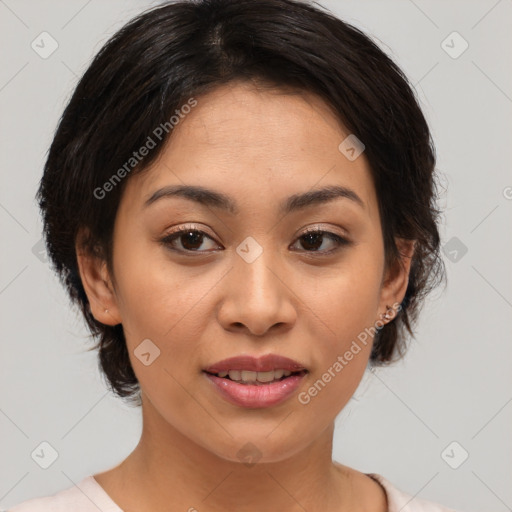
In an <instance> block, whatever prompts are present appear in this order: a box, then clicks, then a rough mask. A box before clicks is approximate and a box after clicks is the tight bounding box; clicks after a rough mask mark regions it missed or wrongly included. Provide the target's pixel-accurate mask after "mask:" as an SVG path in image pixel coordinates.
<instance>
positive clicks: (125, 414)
mask: <svg viewBox="0 0 512 512" xmlns="http://www.w3.org/2000/svg"><path fill="white" fill-rule="evenodd" d="M153 4H154V2H153V3H150V2H145V1H134V0H130V1H126V0H122V1H121V0H116V1H113V0H109V1H99V0H89V1H88V2H87V1H86V0H84V1H70V0H66V1H64V0H61V1H57V0H51V1H45V2H33V1H27V0H25V1H24V0H5V1H4V0H0V20H1V30H0V44H1V47H2V49H3V51H2V67H1V69H0V108H1V112H2V116H1V118H0V127H1V138H0V140H1V145H2V148H1V149H2V151H1V153H0V155H1V160H2V165H1V170H0V172H1V173H2V187H1V188H0V226H1V233H2V243H1V258H2V260H1V261H2V264H1V266H0V318H1V332H2V342H1V345H0V347H1V354H0V361H1V371H0V390H1V402H0V429H1V434H2V435H1V445H0V449H1V453H0V460H1V461H2V463H1V464H0V508H8V507H9V506H12V505H14V504H16V503H19V502H21V501H23V500H25V499H28V498H32V497H35V496H43V495H49V494H53V493H54V492H57V491H58V490H60V489H64V488H67V487H70V486H71V485H73V483H76V482H78V481H79V480H81V479H82V478H83V477H84V476H87V475H89V474H92V473H96V472H100V471H103V470H106V469H107V468H110V467H113V466H114V465H116V464H118V463H119V462H120V461H121V460H122V459H123V458H124V457H126V456H127V455H128V453H129V452H130V451H131V450H132V449H133V448H134V447H135V445H136V444H137V442H138V439H139V435H140V430H141V419H140V410H137V409H131V408H129V407H128V406H126V405H123V404H122V402H121V401H120V400H118V399H115V398H114V397H112V396H111V395H110V394H108V392H107V391H106V387H105V385H104V383H103V382H102V380H101V377H100V375H99V372H98V370H97V363H96V353H95V352H89V353H87V352H85V349H86V348H87V347H89V346H90V344H91V343H90V342H88V341H87V331H86V330H85V327H84V325H83V322H82V320H81V318H80V317H79V315H78V314H77V313H75V312H73V311H72V310H71V309H70V307H69V304H68V299H67V297H66V295H65V294H64V290H63V289H62V288H61V286H60V285H59V283H58V281H57V279H56V277H55V276H54V275H53V274H52V272H51V271H50V269H49V267H48V264H47V263H45V261H44V253H43V254H42V255H41V254H40V253H38V250H37V243H38V241H39V240H40V238H41V223H40V218H39V212H38V209H37V207H36V203H35V200H34V194H35V191H36V188H37V184H38V181H39V179H40V176H41V172H42V166H43V163H44V161H45V156H46V151H47V149H48V146H49V144H50V142H51V139H52V134H53V131H54V129H55V127H56V125H57V121H58V119H59V117H60V115H61V113H62V110H63V108H64V106H65V103H66V101H67V100H68V99H69V97H70V94H71V92H72V90H73V87H74V85H75V84H76V82H77V79H78V77H79V76H81V74H82V73H83V72H84V71H85V69H86V67H87V65H88V63H89V62H90V60H91V58H92V56H93V55H94V54H95V53H96V52H97V51H98V50H99V49H100V48H101V46H102V45H103V43H104V42H105V41H106V40H107V39H108V38H109V37H110V36H111V35H112V34H113V33H114V32H115V31H116V30H117V29H119V28H120V27H121V26H122V25H123V24H124V23H125V22H126V21H128V20H129V19H130V18H131V17H133V16H134V15H136V14H137V13H139V12H140V11H141V10H143V9H144V8H146V7H148V6H150V5H153ZM322 4H323V5H324V6H326V7H328V8H329V9H331V10H332V11H334V12H335V13H336V14H337V15H339V16H341V17H342V18H343V19H345V20H346V21H348V22H351V23H353V24H354V25H356V26H358V27H360V28H362V29H363V30H365V31H366V32H369V33H370V34H371V35H372V36H373V37H374V38H375V39H376V41H377V42H378V44H379V45H380V46H381V47H382V48H383V49H384V50H385V51H386V52H388V53H389V54H390V55H391V56H392V57H393V58H394V59H395V60H396V61H397V62H398V64H399V65H400V66H401V67H402V69H404V71H405V72H406V74H407V75H408V76H409V77H410V79H411V81H412V82H413V83H414V84H415V86H416V88H417V91H418V95H419V98H420V100H421V103H422V106H423V109H424V111H425V114H426V116H427V118H428V121H429V123H430V125H431V128H432V132H433V136H434V139H435V143H436V146H437V152H438V170H439V173H440V176H441V185H442V186H441V189H440V190H441V192H442V198H441V201H440V205H441V206H442V207H443V208H444V209H445V218H444V225H443V227H442V230H441V232H442V237H443V245H444V247H445V249H446V255H445V259H446V265H447V271H448V287H447V288H446V290H445V291H443V290H442V288H440V289H439V290H438V291H437V292H436V293H434V295H433V296H432V297H431V298H430V300H429V301H428V302H427V304H426V307H425V309H424V311H423V316H422V318H421V321H420V324H419V329H418V334H417V337H416V340H413V341H412V342H411V346H410V350H409V353H408V355H407V357H406V358H405V360H404V361H403V362H401V363H399V364H397V365H395V366H394V367H391V368H387V369H380V370H378V371H377V372H376V373H375V374H372V373H370V372H368V373H367V375H366V376H365V378H364V379H363V381H362V383H361V386H360V387H359V389H358V391H357V392H356V394H355V395H354V399H352V400H351V401H350V402H349V404H348V405H347V406H346V408H345V409H344V410H343V411H342V413H341V414H340V415H339V417H338V420H337V422H336V436H335V446H334V458H335V459H336V460H338V461H340V462H342V463H343V464H347V465H349V466H352V467H354V468H356V469H358V470H359V471H364V472H374V473H380V474H382V475H384V476H385V477H386V478H387V479H388V480H390V481H391V482H392V483H393V484H394V485H395V486H397V487H398V488H400V489H402V490H404V491H406V492H408V493H410V494H412V495H417V496H418V497H421V498H425V499H429V500H433V501H438V502H440V503H443V504H445V505H449V506H451V507H454V508H457V509H459V510H462V511H467V512H474V511H483V510H494V511H506V510H512V485H511V482H512V439H511V435H510V433H511V432H512V429H511V426H512V403H511V402H512V386H511V382H512V377H511V372H510V358H511V355H512V344H511V343H510V319H511V310H512V286H511V284H512V280H511V271H510V262H511V261H512V260H511V254H512V230H511V229H510V226H511V222H510V220H511V211H512V173H511V171H510V168H511V167H510V165H511V162H512V155H511V146H512V145H511V140H512V139H511V135H512V126H511V125H512V116H511V112H512V99H511V98H512V76H511V74H512V73H511V69H512V67H511V49H512V45H511V44H510V27H511V20H512V0H500V1H496V0H481V1H472V2H468V1H462V0H460V1H454V0H450V1H431V2H427V1H425V0H422V1H421V0H415V1H414V2H413V1H409V0H393V1H392V0H380V1H376V0H375V1H369V0H364V1H361V0H360V1H341V0H331V1H327V0H324V1H323V2H322ZM43 31H47V32H49V33H50V34H51V36H52V37H53V38H54V39H55V40H56V41H57V42H58V45H59V46H58V48H57V50H56V51H55V52H54V53H53V54H52V55H50V56H49V57H48V58H46V59H43V58H41V57H40V56H39V55H38V54H37V53H36V52H35V51H34V50H33V49H32V48H31V43H32V41H33V40H36V42H37V41H38V39H36V38H37V37H38V36H39V34H40V33H41V32H43ZM454 31H457V32H458V33H459V34H460V35H461V36H462V38H464V40H466V41H467V42H468V44H469V47H468V49H467V50H466V51H465V52H464V53H462V54H461V55H457V58H453V57H454V55H455V54H458V53H459V52H460V50H461V49H462V48H463V46H462V45H463V41H462V40H460V39H457V36H453V35H452V36H450V34H452V32H454ZM448 36H450V37H448ZM447 37H448V39H447ZM445 40H446V42H445V43H444V44H442V42H443V41H445ZM45 47H46V48H48V47H49V46H48V45H46V46H45ZM450 47H451V48H450ZM445 50H448V52H451V53H452V56H450V55H449V53H447V51H445ZM443 189H446V192H443ZM34 246H35V247H36V248H35V249H34ZM465 249H467V252H466V253H464V250H465ZM44 441H46V442H48V443H49V444H50V445H51V446H52V447H53V448H54V449H55V450H56V452H57V453H58V458H57V459H56V460H55V462H54V463H53V464H52V465H50V466H49V467H48V468H47V469H42V468H41V467H40V466H39V465H38V464H36V462H35V461H34V460H33V458H32V457H31V454H32V453H33V452H34V450H36V449H37V448H38V447H39V445H40V443H42V442H44ZM453 441H456V443H458V444H456V445H453V444H452V445H451V446H449V445H450V444H451V443H452V442H453ZM447 447H449V448H448V449H447V450H445V449H446V448H447ZM465 452H467V453H468V454H469V457H468V458H467V460H465V461H464V462H463V463H462V464H460V463H461V461H462V460H463V458H464V455H465ZM46 453H49V451H48V450H46ZM447 461H448V462H449V463H450V464H451V465H452V466H458V467H457V469H453V468H452V467H450V465H449V464H448V462H447ZM459 464H460V465H459Z"/></svg>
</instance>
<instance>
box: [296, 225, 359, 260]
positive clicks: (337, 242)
mask: <svg viewBox="0 0 512 512" xmlns="http://www.w3.org/2000/svg"><path fill="white" fill-rule="evenodd" d="M326 238H327V239H328V240H330V241H331V243H332V244H334V248H332V249H327V250H321V249H320V248H321V247H322V246H323V245H324V241H325V239H326ZM301 240H302V241H303V242H302V245H303V247H305V248H306V252H320V253H323V254H330V253H332V252H335V251H337V250H338V249H339V248H340V247H342V246H348V245H350V244H351V242H350V241H349V240H347V239H346V238H344V237H342V236H340V235H337V234H336V233H331V232H330V231H325V230H322V229H317V228H314V229H309V230H307V231H306V232H305V233H303V234H302V235H301V236H300V237H299V238H298V239H297V241H301ZM310 249H312V250H310Z"/></svg>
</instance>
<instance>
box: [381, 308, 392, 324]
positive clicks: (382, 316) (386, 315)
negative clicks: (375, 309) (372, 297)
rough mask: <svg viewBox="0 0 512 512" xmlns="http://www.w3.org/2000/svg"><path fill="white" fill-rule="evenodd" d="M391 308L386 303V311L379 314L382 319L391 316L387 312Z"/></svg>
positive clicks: (387, 318)
mask: <svg viewBox="0 0 512 512" xmlns="http://www.w3.org/2000/svg"><path fill="white" fill-rule="evenodd" d="M392 310H393V308H392V307H391V306H388V305H386V312H385V313H383V314H382V315H381V318H383V319H384V320H386V321H387V320H389V319H390V318H391V315H389V314H388V312H389V311H392Z"/></svg>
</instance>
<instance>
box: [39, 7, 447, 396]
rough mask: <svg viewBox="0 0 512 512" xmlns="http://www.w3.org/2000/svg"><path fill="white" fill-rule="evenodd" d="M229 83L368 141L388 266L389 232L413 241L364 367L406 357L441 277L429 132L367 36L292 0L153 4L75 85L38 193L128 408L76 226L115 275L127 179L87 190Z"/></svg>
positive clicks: (119, 342) (397, 74)
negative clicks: (327, 118) (325, 111)
mask: <svg viewBox="0 0 512 512" xmlns="http://www.w3.org/2000/svg"><path fill="white" fill-rule="evenodd" d="M238 80H242V81H252V82H253V83H254V84H258V85H259V86H265V85H266V86H271V87H276V88H278V89H285V90H290V89H293V90H299V91H307V92H311V93H314V94H316V95H318V96H319V97H320V98H321V99H323V100H324V102H325V103H326V104H327V105H328V106H329V107H330V108H331V109H332V110H333V112H334V113H335V115H337V117H338V118H339V120H340V121H341V122H342V123H343V125H344V126H345V127H346V128H347V129H348V130H349V131H350V133H353V134H355V135H356V136H357V137H358V138H359V139H360V140H361V141H363V143H364V144H365V156H366V158H367V159H368V162H369V164H370V167H371V174H372V179H373V182H374V185H375V189H376V192H377V197H378V203H379V212H380V217H381V223H382V232H383V237H384V246H385V255H386V256H385V260H386V265H391V264H394V263H396V262H397V261H400V258H399V256H400V255H399V251H398V248H397V245H396V244H395V237H400V238H405V239H408V240H416V246H415V253H414V256H413V261H412V263H411V270H410V275H409V283H408V287H407V291H406V294H405V298H404V300H403V302H402V304H401V311H400V312H399V314H398V315H397V316H396V317H395V318H394V319H393V320H392V321H391V322H390V323H388V324H386V325H385V326H384V327H382V328H381V329H379V330H378V331H377V334H376V336H375V339H374V345H373V347H372V352H371V356H370V362H371V364H373V365H383V364H386V363H389V362H392V361H394V360H396V359H397V358H401V357H402V356H403V355H404V354H405V348H406V338H407V332H408V333H409V334H410V335H411V336H414V333H413V329H412V326H413V325H414V323H415V322H416V321H417V316H418V312H419V308H420V306H421V304H422V303H423V299H424V297H425V296H426V295H427V293H429V292H430V291H431V290H432V289H433V288H434V287H435V286H437V285H438V284H439V282H440V281H442V280H443V279H444V278H445V269H444V263H443V260H442V258H441V257H440V253H439V249H440V236H439V232H438V227H437V218H438V216H439V215H440V211H439V210H437V209H436V203H435V201H436V199H437V194H436V183H435V179H434V178H435V174H434V173H435V162H436V156H435V149H434V145H433V143H432V139H431V134H430V131H429V128H428V125H427V122H426V120H425V118H424V116H423V113H422V111H421V108H420V106H419V104H418V101H417V99H416V96H415V93H414V90H413V87H412V86H411V85H410V84H409V82H408V80H407V78H406V77H405V76H404V74H403V72H402V71H401V70H400V69H399V68H398V67H397V65H396V64H395V63H394V62H393V61H392V60H391V59H390V58H389V57H388V56H387V55H386V54H385V53H384V52H383V51H382V50H381V49H379V47H378V46H377V45H376V44H375V43H374V42H373V41H372V40H371V39H370V38H369V37H368V36H367V35H365V34H364V33H363V32H361V31H360V30H359V29H357V28H355V27H354V26H351V25H349V24H348V23H346V22H344V21H342V20H340V19H338V18H337V17H335V16H334V15H332V14H331V13H330V12H328V11H327V10H326V9H325V8H323V7H322V6H320V5H313V3H306V2H303V1H299V0H195V1H177V2H172V3H165V4H163V5H159V6H158V7H156V8H152V9H149V10H147V11H145V12H143V13H142V14H140V15H139V16H137V17H136V18H134V19H133V20H131V21H130V22H129V23H128V24H126V25H125V26H124V27H123V28H121V30H119V31H118V32H117V33H116V34H115V35H114V36H112V37H111V39H110V40H109V41H108V42H107V43H106V44H105V45H104V46H103V48H102V49H101V50H100V51H99V53H98V54H97V55H96V57H95V58H94V59H93V61H92V63H91V64H90V66H89V68H88V69H87V71H86V72H85V74H84V75H83V77H82V78H81V79H80V81H79V83H78V85H77V87H76V89H75V91H74V93H73V95H72V97H71V99H70V101H69V103H68V105H67V107H66V109H65V110H64V113H63V115H62V117H61V119H60V122H59V125H58V128H57V130H56V133H55V136H54V139H53V142H52V144H51V147H50V150H49V154H48V158H47V161H46V164H45V167H44V174H43V177H42V180H41V183H40V187H39V190H38V194H37V199H38V201H39V205H40V208H41V210H42V214H43V223H44V235H45V240H46V246H47V251H48V255H49V257H50V259H51V262H52V265H53V267H54V269H55V271H56V272H57V273H58V275H59V277H60V279H61V281H62V282H63V284H64V285H65V286H66V288H67V290H68V292H69V295H70V297H71V300H72V302H73V303H74V304H76V305H78V306H79V307H80V309H81V312H82V313H83V315H84V317H85V320H86V322H87V325H88V327H89V329H90V331H91V333H92V335H93V336H94V337H96V338H98V342H97V344H96V345H95V346H94V347H93V349H96V348H99V366H100V370H101V371H102V372H103V374H104V376H105V377H106V378H107V381H108V382H107V383H108V384H109V385H110V387H111V389H112V390H113V391H114V392H115V393H116V394H117V395H118V396H120V397H123V398H127V399H128V401H129V402H135V403H136V405H140V404H141V401H140V387H139V383H138V380H137V378H136V376H135V373H134V371H133V368H132V366H131V364H130V359H129V356H128V351H127V347H126V340H125V337H124V333H123V326H122V324H119V325H116V326H108V325H104V324H101V323H100V322H98V321H96V319H95V318H94V317H93V315H92V313H91V309H90V306H89V302H88V299H87V296H86V294H85V291H84V287H83V285H82V282H81V278H80V274H79V270H78V264H77V255H76V248H75V243H76V240H77V234H78V233H79V231H80V232H81V230H82V228H84V229H86V231H87V232H88V234H89V236H88V237H87V238H86V239H84V240H83V248H84V249H86V250H88V251H91V252H94V253H96V254H100V255H101V257H103V258H104V259H105V261H106V262H107V264H108V268H109V270H110V271H111V272H112V275H113V268H112V234H113V226H114V220H115V216H116V213H117V209H118V205H119V202H120V199H121V195H122V191H123V189H124V186H125V185H126V182H127V180H129V179H130V176H127V177H124V179H123V180H120V182H119V183H115V184H114V185H115V186H110V187H109V194H108V199H107V200H102V198H99V197H98V192H97V191H98V190H99V189H101V187H102V186H103V184H105V183H107V182H109V180H111V178H112V176H113V175H114V174H115V173H116V171H118V170H119V169H120V168H122V166H123V165H125V164H126V162H127V160H128V159H129V158H130V157H131V155H132V154H133V152H134V151H137V150H138V149H139V148H140V147H142V146H143V145H144V144H145V142H146V141H147V138H148V136H150V135H151V134H152V133H154V130H155V127H158V126H165V123H169V118H170V117H171V116H172V115H173V113H174V112H176V110H179V109H180V108H181V106H182V105H184V104H186V103H187V101H189V100H190V98H191V97H196V98H197V97H199V96H200V95H201V94H204V93H206V92H209V91H211V90H213V89H215V88H217V87H219V86H221V85H223V84H227V83H229V82H233V81H238ZM162 133H163V132H162ZM171 134H172V130H168V132H167V131H166V133H165V136H162V137H161V139H159V140H156V141H155V142H156V147H154V148H153V149H152V150H151V151H150V152H149V154H148V155H147V156H145V157H144V158H143V159H142V160H141V161H140V162H138V163H137V164H136V165H134V166H133V169H130V174H131V175H134V174H135V173H138V172H141V171H143V170H145V169H147V168H148V167H149V165H150V164H151V163H152V162H153V161H154V160H155V159H156V158H157V157H158V156H159V154H160V152H161V151H162V148H163V147H164V144H165V142H166V141H167V139H168V138H169V137H170V136H171ZM155 138H156V137H153V139H155ZM124 168H125V170H126V166H125V167H124ZM125 174H126V173H123V176H124V175H125ZM118 175H119V172H118ZM102 190H104V189H102ZM95 191H96V192H95ZM406 331H407V332H406Z"/></svg>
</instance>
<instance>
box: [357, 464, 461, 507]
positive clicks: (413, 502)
mask: <svg viewBox="0 0 512 512" xmlns="http://www.w3.org/2000/svg"><path fill="white" fill-rule="evenodd" d="M367 476H369V477H370V478H373V479H374V480H376V481H377V482H379V483H380V484H381V485H382V487H383V488H384V490H385V491H386V495H387V498H388V512H399V511H400V512H457V511H456V510H454V509H452V508H448V507H445V506H443V505H440V504H439V503H435V502H433V501H427V500H423V499H420V498H416V497H414V496H411V495H410V494H407V493H405V492H402V491H401V490H399V489H397V488H396V487H395V486H394V485H393V484H392V483H391V482H389V481H388V480H387V479H385V478H384V477H383V476H382V475H379V474H376V473H367Z"/></svg>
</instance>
